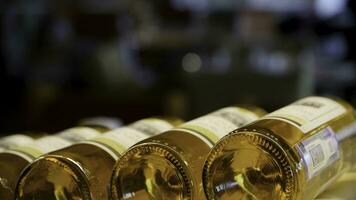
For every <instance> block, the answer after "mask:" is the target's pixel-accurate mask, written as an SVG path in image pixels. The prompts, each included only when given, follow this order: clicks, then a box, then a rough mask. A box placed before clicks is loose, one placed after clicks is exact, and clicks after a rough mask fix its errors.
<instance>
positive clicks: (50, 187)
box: [16, 118, 173, 199]
mask: <svg viewBox="0 0 356 200" xmlns="http://www.w3.org/2000/svg"><path fill="white" fill-rule="evenodd" d="M170 128H173V124H171V123H170V122H168V121H165V120H161V119H155V118H149V119H143V120H140V121H137V122H135V123H133V124H130V125H128V126H126V127H122V128H118V129H114V130H112V131H109V132H106V133H104V134H102V135H101V136H99V137H95V138H93V139H91V140H87V141H83V142H80V143H77V144H74V145H72V146H69V147H67V148H63V149H61V150H58V151H54V152H51V153H49V154H47V155H45V156H42V157H40V158H39V159H37V160H36V161H34V162H33V163H32V164H31V165H30V166H29V167H27V168H26V169H25V170H24V172H23V173H22V175H21V177H20V180H19V183H18V188H17V192H16V197H17V199H32V198H40V199H108V194H107V191H108V183H109V181H110V176H111V171H112V168H113V166H114V164H115V161H116V160H117V159H118V158H119V157H120V154H121V153H122V152H123V151H125V150H126V149H127V148H128V147H130V146H131V145H133V144H135V143H137V142H138V141H140V140H142V139H145V138H147V137H150V136H152V135H154V134H157V133H159V132H162V131H165V130H168V129H170ZM30 183H32V184H30Z"/></svg>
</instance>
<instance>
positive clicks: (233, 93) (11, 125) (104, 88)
mask: <svg viewBox="0 0 356 200" xmlns="http://www.w3.org/2000/svg"><path fill="white" fill-rule="evenodd" d="M355 11H356V8H355V1H351V0H349V1H348V0H337V1H336V0H312V1H311V0H288V1H285V0H241V1H236V0H196V1H191V0H167V1H161V0H134V1H130V0H127V1H122V0H121V1H120V0H107V1H100V0H79V1H69V0H61V1H45V0H42V1H40V0H39V1H25V0H11V1H6V0H3V1H1V2H0V26H1V28H0V47H1V49H0V92H1V96H0V97H1V98H0V99H1V100H0V133H3V134H9V133H13V132H17V131H24V130H39V131H50V132H51V131H58V130H61V129H64V128H68V127H70V126H73V125H74V124H75V122H76V121H78V120H79V119H81V118H84V117H90V116H97V115H100V116H115V117H119V118H121V119H122V120H123V121H124V122H126V123H128V122H131V121H134V120H137V119H140V118H144V117H148V116H152V115H175V116H179V117H182V118H184V119H186V120H188V119H191V118H193V117H196V116H199V115H202V114H205V113H207V112H210V111H212V110H214V109H217V108H220V107H223V106H228V105H231V104H235V103H248V104H255V105H259V106H261V107H263V108H265V109H266V110H268V111H272V110H274V109H276V108H278V107H280V106H283V105H286V104H288V103H290V102H292V101H294V100H296V99H298V98H301V97H303V96H307V95H312V94H316V95H334V96H339V97H341V98H344V99H345V100H347V101H349V102H351V103H352V104H353V105H356V84H355V81H356V67H355V66H356V65H355V64H356V63H355V61H356V60H355V59H356V54H355V53H356V49H355V48H356V43H355V42H356V41H355V40H356V37H355V36H356V23H355V20H356V13H355Z"/></svg>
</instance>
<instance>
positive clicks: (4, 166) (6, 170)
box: [0, 153, 29, 200]
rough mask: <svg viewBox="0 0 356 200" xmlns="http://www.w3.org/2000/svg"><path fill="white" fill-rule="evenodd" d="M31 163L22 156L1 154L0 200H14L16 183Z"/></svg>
mask: <svg viewBox="0 0 356 200" xmlns="http://www.w3.org/2000/svg"><path fill="white" fill-rule="evenodd" d="M28 164H29V161H27V160H25V159H23V158H22V157H20V156H14V155H13V154H9V153H0V199H4V200H5V199H13V198H14V192H15V187H16V183H17V180H18V177H19V174H20V173H21V171H22V170H23V169H24V168H25V167H26V166H27V165H28Z"/></svg>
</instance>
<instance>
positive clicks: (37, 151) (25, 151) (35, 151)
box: [6, 136, 72, 160]
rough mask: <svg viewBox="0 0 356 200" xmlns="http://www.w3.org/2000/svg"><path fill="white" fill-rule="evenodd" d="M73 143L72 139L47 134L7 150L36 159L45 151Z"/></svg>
mask: <svg viewBox="0 0 356 200" xmlns="http://www.w3.org/2000/svg"><path fill="white" fill-rule="evenodd" d="M71 144H72V143H71V142H70V141H67V140H65V139H63V138H60V137H57V136H46V137H43V138H40V139H38V140H35V141H33V142H30V143H28V144H26V145H21V146H17V147H14V148H11V149H9V150H6V152H8V153H13V154H16V155H22V157H23V158H26V160H29V159H28V158H32V159H34V158H37V157H39V156H41V155H43V154H45V153H48V152H51V151H55V150H58V149H61V148H64V147H67V146H69V145H71Z"/></svg>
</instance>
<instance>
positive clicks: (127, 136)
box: [100, 127, 149, 149]
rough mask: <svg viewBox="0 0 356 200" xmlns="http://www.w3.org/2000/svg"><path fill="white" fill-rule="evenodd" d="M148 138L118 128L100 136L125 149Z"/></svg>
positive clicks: (137, 132)
mask: <svg viewBox="0 0 356 200" xmlns="http://www.w3.org/2000/svg"><path fill="white" fill-rule="evenodd" d="M148 137H149V135H147V134H145V133H142V132H140V131H137V130H135V129H132V128H128V127H123V128H119V129H116V130H113V131H110V132H107V133H105V134H103V135H102V136H100V138H106V139H110V140H114V141H115V142H119V143H120V144H121V145H122V146H124V147H125V148H126V149H127V148H129V147H131V146H132V145H134V144H136V143H137V142H139V141H141V140H144V139H146V138H148Z"/></svg>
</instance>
